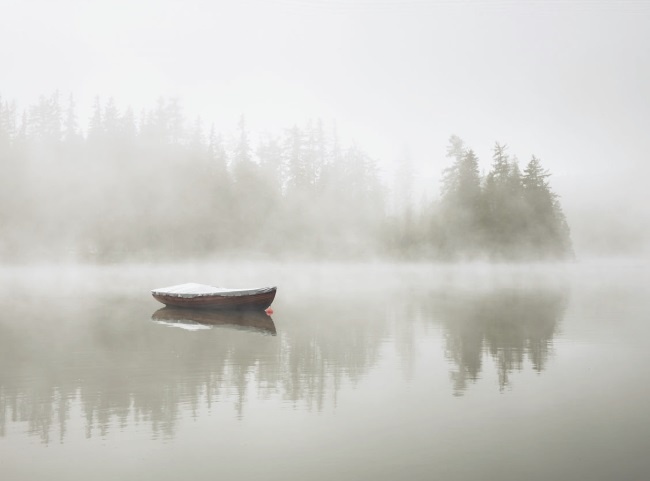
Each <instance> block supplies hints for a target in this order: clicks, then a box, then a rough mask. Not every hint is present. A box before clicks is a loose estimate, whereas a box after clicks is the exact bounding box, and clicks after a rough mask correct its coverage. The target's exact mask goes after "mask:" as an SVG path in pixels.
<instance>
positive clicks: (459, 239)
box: [403, 136, 573, 260]
mask: <svg viewBox="0 0 650 481" xmlns="http://www.w3.org/2000/svg"><path fill="white" fill-rule="evenodd" d="M447 157H448V158H450V159H451V161H452V164H451V166H449V167H447V168H446V169H444V171H443V177H442V186H441V198H440V201H439V202H438V203H437V204H436V205H434V206H433V207H432V209H431V210H425V211H424V212H423V215H422V217H421V219H420V222H418V223H416V224H411V225H410V226H406V227H405V228H404V229H403V232H404V235H403V240H404V239H406V242H407V243H408V242H412V239H414V238H419V239H423V240H424V242H421V245H420V247H422V246H424V247H425V248H428V249H431V250H432V251H433V253H434V255H437V256H439V257H441V258H445V259H448V258H475V257H476V256H477V255H483V256H485V257H487V258H490V259H498V260H528V259H563V258H569V257H572V256H573V249H572V246H571V237H570V231H569V226H568V224H567V221H566V217H565V216H564V213H563V211H562V207H561V205H560V202H559V198H558V196H557V195H556V194H555V193H554V192H553V191H552V190H551V187H550V185H549V181H548V178H549V177H550V175H551V174H550V173H549V172H548V171H547V170H546V169H544V168H543V167H542V164H541V162H540V160H539V159H538V158H537V157H535V156H532V158H531V160H530V161H529V162H528V163H527V164H526V165H525V167H524V169H523V172H522V170H521V168H520V166H519V162H518V160H517V158H516V157H512V158H511V157H510V155H509V154H508V152H507V147H506V146H505V145H502V144H499V143H496V144H495V146H494V149H493V155H492V166H491V169H490V171H489V172H488V173H487V174H486V175H484V176H481V175H480V172H479V161H478V158H477V156H476V154H475V153H474V151H473V150H471V149H469V148H467V147H466V146H465V144H464V142H463V141H462V140H461V139H460V138H458V137H457V136H452V137H451V138H450V140H449V146H448V148H447ZM427 221H429V222H430V224H427Z"/></svg>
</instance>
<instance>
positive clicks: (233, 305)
mask: <svg viewBox="0 0 650 481" xmlns="http://www.w3.org/2000/svg"><path fill="white" fill-rule="evenodd" d="M275 292H276V288H275V287H272V288H269V289H267V290H266V291H265V292H260V293H255V294H248V295H232V296H229V295H201V296H196V297H181V296H177V295H174V294H165V293H160V292H152V295H153V297H154V299H156V300H157V301H159V302H162V303H163V304H165V305H166V306H171V307H184V308H191V309H226V310H228V309H230V310H233V309H235V310H236V309H240V310H241V309H251V310H264V309H266V308H267V307H269V306H270V305H271V304H272V303H273V299H275Z"/></svg>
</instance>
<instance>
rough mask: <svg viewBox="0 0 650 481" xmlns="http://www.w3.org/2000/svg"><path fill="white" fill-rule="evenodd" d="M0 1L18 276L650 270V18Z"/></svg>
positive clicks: (575, 12) (1, 94) (0, 101)
mask: <svg viewBox="0 0 650 481" xmlns="http://www.w3.org/2000/svg"><path fill="white" fill-rule="evenodd" d="M4 3H5V8H4V10H5V11H8V12H11V15H3V16H2V17H0V62H2V65H3V71H2V75H1V76H0V162H1V164H2V170H3V175H2V176H1V178H0V221H1V223H2V237H1V238H0V258H1V259H2V260H3V261H5V262H7V261H21V262H25V261H34V260H62V259H63V260H76V261H99V262H102V261H118V260H146V261H150V260H161V259H196V258H207V257H210V258H216V257H221V256H227V255H233V254H234V255H239V256H246V257H251V256H253V257H254V258H255V257H257V258H263V257H279V258H292V257H298V258H314V257H315V258H335V259H340V258H363V259H368V258H376V257H381V258H387V259H409V260H442V261H448V260H459V259H462V260H464V259H481V260H483V259H491V260H517V261H519V260H538V259H543V260H548V259H553V260H555V259H573V258H574V257H578V258H581V257H582V258H584V257H590V256H639V255H645V254H647V252H648V243H649V242H650V232H649V227H648V226H649V225H650V223H649V221H650V215H649V212H650V209H648V207H647V205H646V202H645V185H644V182H645V175H646V174H648V173H649V172H648V167H647V162H645V156H647V152H648V151H650V140H648V136H647V134H646V133H645V129H646V124H647V122H646V119H647V118H648V116H649V114H650V94H649V92H648V89H647V85H648V84H649V81H650V78H649V77H650V55H648V53H649V52H648V45H650V33H648V32H650V29H648V26H649V23H650V5H648V4H646V3H644V2H636V1H619V2H608V1H587V2H584V1H575V2H574V1H567V2H552V3H540V2H529V1H523V2H508V1H506V2H502V1H501V2H472V1H470V2H459V3H454V2H438V1H431V2H419V1H416V2H394V1H380V2H367V1H365V0H352V1H350V2H338V1H280V0H276V1H265V2H262V1H256V0H247V1H244V2H225V1H223V2H202V1H198V0H197V1H188V2H176V1H171V0H170V1H164V2H139V3H138V4H137V5H133V4H131V3H129V2H115V1H111V2H108V1H100V2H93V3H92V4H86V3H84V2H77V1H72V0H68V1H64V2H38V1H28V2H16V1H12V0H10V1H8V2H4Z"/></svg>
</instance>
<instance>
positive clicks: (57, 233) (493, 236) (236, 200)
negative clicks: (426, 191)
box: [0, 94, 570, 261]
mask: <svg viewBox="0 0 650 481" xmlns="http://www.w3.org/2000/svg"><path fill="white" fill-rule="evenodd" d="M83 123H84V124H86V122H83ZM452 144H453V145H454V146H455V147H454V148H455V149H456V150H454V151H453V153H452V160H453V161H454V163H453V165H452V167H451V168H449V169H447V170H446V173H445V181H444V184H443V192H442V197H441V200H440V201H436V202H431V203H428V204H426V205H424V206H422V207H421V208H420V209H419V210H417V211H416V210H415V209H414V207H413V205H412V203H410V202H405V203H402V204H400V207H399V208H397V209H396V208H392V209H391V208H390V206H393V205H394V202H392V201H391V199H392V198H398V197H402V198H403V197H404V196H405V194H407V193H406V192H392V193H391V192H390V191H389V189H388V188H386V186H385V185H384V184H383V183H382V181H381V177H380V173H379V170H378V167H377V163H376V161H375V160H374V159H372V158H371V157H370V156H369V155H368V154H366V153H365V152H363V151H362V150H361V149H359V148H358V147H357V146H355V145H351V146H343V145H341V144H340V142H339V139H338V136H337V134H336V131H335V129H332V130H330V131H328V130H327V129H326V128H325V126H324V125H323V123H322V122H321V121H310V122H308V123H307V124H306V125H304V126H300V127H299V126H294V127H293V128H289V129H286V130H285V131H284V132H283V133H282V134H280V135H272V134H265V135H259V136H258V137H257V140H256V141H255V142H253V141H252V139H251V135H250V132H249V131H248V129H247V127H246V124H245V121H244V119H243V118H242V119H241V121H240V123H239V125H238V128H237V132H236V134H234V135H230V136H227V137H224V136H223V135H222V134H220V133H218V132H216V131H215V130H214V128H205V126H204V125H203V124H202V122H201V120H200V119H197V120H196V122H194V123H193V124H192V125H191V126H189V125H188V122H187V120H186V119H185V118H184V116H183V113H182V109H181V106H180V105H179V103H178V102H177V101H175V100H167V99H160V100H159V101H158V103H157V105H156V106H155V107H154V108H152V109H149V110H144V111H142V112H139V113H137V114H136V113H135V112H134V111H133V110H132V109H131V108H126V109H123V110H120V109H118V108H117V106H116V104H115V102H114V101H113V100H112V99H110V100H108V101H106V102H103V103H102V102H100V100H99V99H96V101H95V103H94V107H93V111H92V115H91V118H90V119H89V121H88V122H87V128H85V129H82V128H81V126H80V121H79V119H78V116H77V113H76V108H75V103H74V99H73V98H72V97H70V99H69V100H68V101H65V102H62V101H61V99H60V98H59V95H58V94H53V95H51V96H42V97H41V98H40V99H39V100H38V102H37V103H35V104H34V105H32V106H30V107H29V108H28V109H26V110H25V111H23V112H19V111H18V109H17V108H16V106H15V104H14V103H13V102H9V101H7V100H3V99H2V98H0V165H1V166H2V170H3V175H2V176H1V177H0V222H1V225H2V231H3V235H2V238H1V239H0V258H2V259H5V260H33V259H53V258H54V259H59V258H66V257H73V258H76V259H80V260H97V261H112V260H125V259H142V260H153V259H159V258H179V259H181V258H182V259H186V258H200V257H206V256H219V255H229V254H233V253H235V254H241V255H264V256H294V255H298V256H310V257H314V256H316V257H325V256H330V257H339V258H340V257H350V258H352V257H371V256H380V255H381V256H392V257H404V256H410V257H417V258H420V257H429V258H437V259H453V258H456V257H458V256H468V257H476V256H489V257H500V258H513V257H517V258H536V257H540V256H541V257H554V258H558V257H565V256H566V255H567V254H569V253H570V242H569V238H568V229H567V228H566V222H565V221H564V217H563V216H562V215H561V209H560V207H559V203H558V200H557V197H556V196H555V195H554V194H553V193H552V192H551V190H550V188H549V187H548V181H547V177H548V175H549V174H548V173H547V172H546V171H544V170H543V168H542V167H541V165H539V161H537V160H536V159H534V162H536V163H533V164H529V167H530V165H532V166H533V167H534V169H537V170H534V169H533V170H534V172H533V170H531V171H530V173H529V172H528V171H529V167H527V169H526V170H525V171H524V173H523V174H521V173H517V172H518V167H517V163H516V162H514V161H512V160H510V159H509V158H508V157H507V155H506V154H505V151H503V153H502V154H503V159H502V164H503V165H501V164H499V165H500V167H499V169H501V170H498V169H497V164H496V161H495V165H494V168H493V171H492V172H491V173H490V174H488V176H487V177H486V178H481V177H480V176H479V174H478V161H477V160H476V159H475V156H473V154H471V155H470V153H471V151H469V150H467V149H465V148H464V147H463V146H462V143H461V141H460V140H459V139H457V138H455V137H454V138H452ZM500 148H501V147H500ZM502 150H503V149H502ZM472 159H473V160H472ZM535 166H537V167H535ZM495 169H496V170H495ZM470 171H471V172H470ZM534 175H536V176H537V180H536V181H535V182H536V183H533V180H532V179H533V176H534ZM506 179H507V180H506ZM517 179H519V180H517ZM506 184H507V185H508V186H509V187H508V188H505V187H504V186H505V185H506ZM404 189H410V187H409V186H408V184H405V186H404ZM549 203H550V204H549ZM549 205H550V207H549Z"/></svg>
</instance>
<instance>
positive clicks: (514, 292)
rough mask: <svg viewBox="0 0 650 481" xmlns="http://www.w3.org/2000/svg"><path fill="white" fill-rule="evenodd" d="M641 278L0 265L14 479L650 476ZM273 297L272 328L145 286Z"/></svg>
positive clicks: (309, 267) (580, 270) (311, 267)
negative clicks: (175, 306)
mask: <svg viewBox="0 0 650 481" xmlns="http://www.w3.org/2000/svg"><path fill="white" fill-rule="evenodd" d="M648 280H649V276H648V269H647V266H646V264H644V263H638V262H609V263H604V262H603V263H587V264H577V265H569V266H562V265H556V266H436V265H399V266H394V265H384V264H365V265H321V264H291V265H280V264H261V265H259V264H237V263H221V264H182V265H165V266H142V265H141V266H138V265H117V266H101V267H97V266H94V267H92V266H75V267H70V266H62V267H61V266H58V267H57V266H49V267H20V268H18V267H14V268H4V269H2V270H1V271H0V287H1V289H0V312H1V316H0V459H1V462H0V478H2V479H10V480H23V479H24V480H27V479H45V478H46V477H47V479H61V480H63V479H65V480H69V479H93V480H104V479H106V480H109V479H111V480H112V479H127V478H128V479H136V477H137V478H139V479H157V480H164V479H169V480H172V479H174V480H175V479H179V478H186V477H192V478H193V479H195V480H197V479H198V480H201V479H206V480H207V479H215V478H222V479H267V480H268V479H271V480H273V479H278V480H280V479H282V480H304V479H314V480H320V479H322V480H330V479H350V480H352V479H372V480H383V479H385V480H394V479H445V480H469V479H505V480H522V479H526V480H537V479H539V480H547V479H585V480H587V479H588V480H600V479H602V480H611V479H618V480H627V479H629V480H639V479H648V478H649V477H650V460H649V458H648V456H647V452H648V451H650V428H649V426H650V410H649V409H648V403H649V401H650V392H649V387H648V379H650V367H649V366H650V353H649V350H648V349H647V341H648V337H649V335H650V326H649V324H648V320H649V319H650V315H649V314H650V297H649V296H648V294H650V292H649V291H650V289H649V288H648V286H649V284H648ZM182 282H201V283H206V284H213V285H223V286H228V287H230V286H232V287H239V286H244V287H246V286H253V285H278V296H277V297H276V302H275V303H274V305H273V307H274V310H275V313H274V314H273V316H272V317H270V318H267V317H266V316H261V317H260V316H253V317H252V318H250V317H244V318H239V319H218V320H214V319H213V320H212V321H213V322H210V323H207V324H206V323H205V322H203V321H205V319H201V318H196V317H194V318H192V316H187V317H188V318H187V319H179V318H177V317H180V316H176V315H169V313H168V312H167V311H162V314H161V311H160V310H159V309H160V308H161V307H162V306H161V305H160V304H158V303H156V301H155V300H153V299H152V298H151V296H150V295H149V290H150V289H152V288H156V287H162V286H165V285H172V284H178V283H182Z"/></svg>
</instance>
